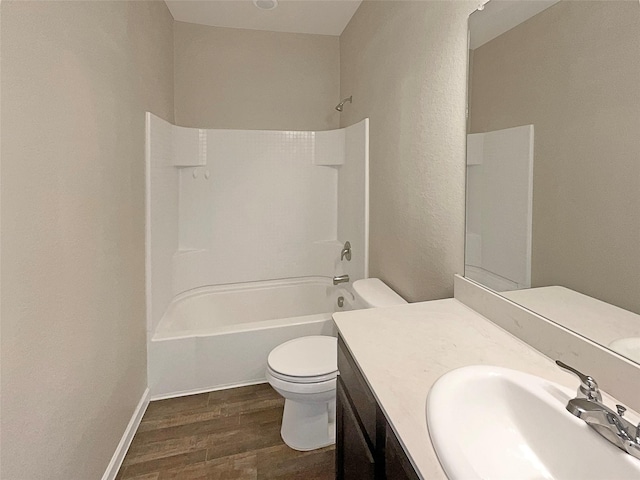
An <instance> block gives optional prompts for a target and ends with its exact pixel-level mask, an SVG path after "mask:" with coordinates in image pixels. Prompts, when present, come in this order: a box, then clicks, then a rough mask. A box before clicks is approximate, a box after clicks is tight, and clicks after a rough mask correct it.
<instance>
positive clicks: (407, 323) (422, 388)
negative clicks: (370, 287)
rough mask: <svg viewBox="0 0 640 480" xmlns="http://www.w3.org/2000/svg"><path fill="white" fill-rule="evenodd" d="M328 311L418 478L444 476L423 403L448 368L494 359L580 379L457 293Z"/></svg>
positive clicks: (563, 379) (571, 383)
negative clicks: (420, 300)
mask: <svg viewBox="0 0 640 480" xmlns="http://www.w3.org/2000/svg"><path fill="white" fill-rule="evenodd" d="M333 318H334V320H335V322H336V325H337V327H338V330H339V331H340V334H341V335H342V338H343V339H344V340H345V342H346V344H347V346H348V347H349V350H350V351H351V353H352V355H353V356H354V358H355V360H356V362H357V364H358V366H359V367H360V369H361V371H362V373H363V374H364V376H365V378H366V380H367V382H368V383H369V386H370V387H371V390H372V391H373V393H374V395H375V396H376V398H377V400H378V402H379V404H380V406H381V407H382V410H383V411H384V412H385V415H386V417H387V420H388V421H389V423H390V424H391V426H392V427H393V429H394V430H395V433H396V435H397V436H398V438H399V439H400V442H401V443H402V444H403V446H404V448H405V451H406V452H407V454H408V456H409V458H410V459H411V461H412V463H413V465H414V467H415V468H416V470H417V472H418V473H419V475H420V476H421V477H422V478H428V479H430V480H432V479H443V480H444V479H446V478H447V477H446V476H445V474H444V472H443V470H442V468H441V467H440V464H439V462H438V459H437V457H436V454H435V452H434V450H433V446H432V444H431V441H430V439H429V431H428V429H427V420H426V413H425V406H426V401H427V394H428V393H429V389H430V388H431V386H432V385H433V384H434V382H435V381H436V380H437V379H438V378H439V377H440V376H442V375H443V374H445V373H447V372H448V371H450V370H453V369H456V368H459V367H464V366H467V365H496V366H500V367H506V368H512V369H514V370H520V371H523V372H527V373H531V374H533V375H538V376H540V377H543V378H546V379H548V380H551V381H555V382H557V383H560V384H562V385H565V386H568V387H570V388H577V386H578V380H577V378H575V377H574V376H572V375H570V374H568V373H565V372H563V371H561V370H560V369H559V368H558V367H557V366H556V365H555V364H554V363H553V362H552V360H550V359H549V358H547V357H545V356H544V355H542V354H541V353H540V352H538V351H537V350H534V349H533V348H532V347H530V346H529V345H527V344H525V343H524V342H522V341H521V340H519V339H517V338H515V337H514V336H512V335H511V334H509V333H507V332H505V331H504V330H502V329H501V328H499V327H498V326H496V325H495V324H494V323H492V322H491V321H489V320H487V319H486V318H485V317H483V316H482V315H480V314H478V313H476V312H475V311H473V310H471V309H470V308H468V307H466V306H465V305H464V304H462V303H460V302H459V301H457V300H455V299H447V300H437V301H432V302H423V303H414V304H408V305H401V306H397V307H387V308H377V309H370V310H356V311H351V312H340V313H335V314H334V315H333ZM587 373H588V372H587Z"/></svg>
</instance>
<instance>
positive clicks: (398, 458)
mask: <svg viewBox="0 0 640 480" xmlns="http://www.w3.org/2000/svg"><path fill="white" fill-rule="evenodd" d="M385 443H386V445H385V447H386V448H385V462H384V465H385V478H386V479H387V480H418V475H417V474H416V472H415V470H414V469H413V466H412V465H411V463H410V462H409V459H408V458H407V456H406V455H405V453H404V450H403V449H402V446H401V445H400V443H399V442H398V439H397V438H396V436H395V434H394V433H393V430H391V427H390V426H389V425H387V435H386V442H385Z"/></svg>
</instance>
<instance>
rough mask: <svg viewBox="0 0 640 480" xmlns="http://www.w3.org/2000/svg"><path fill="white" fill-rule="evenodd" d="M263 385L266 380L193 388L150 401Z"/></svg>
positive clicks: (158, 396) (152, 398)
mask: <svg viewBox="0 0 640 480" xmlns="http://www.w3.org/2000/svg"><path fill="white" fill-rule="evenodd" d="M263 383H267V380H266V379H258V380H249V381H247V382H240V383H230V384H227V385H217V386H215V387H207V388H194V389H193V390H182V391H179V392H171V393H161V394H158V395H153V396H152V397H151V399H150V400H151V401H155V400H166V399H167V398H178V397H186V396H188V395H197V394H198V393H207V392H217V391H218V390H228V389H230V388H238V387H248V386H250V385H261V384H263Z"/></svg>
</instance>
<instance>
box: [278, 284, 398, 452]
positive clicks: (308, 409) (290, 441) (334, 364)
mask: <svg viewBox="0 0 640 480" xmlns="http://www.w3.org/2000/svg"><path fill="white" fill-rule="evenodd" d="M353 292H354V295H355V297H356V305H357V306H358V307H360V308H376V307H387V306H392V305H401V304H404V303H407V302H406V301H405V300H404V299H403V298H402V297H401V296H400V295H398V294H397V293H396V292H394V291H393V290H391V289H390V288H389V287H388V286H387V285H385V284H384V283H383V282H382V281H381V280H379V279H377V278H367V279H363V280H357V281H355V282H354V283H353ZM337 375H338V339H337V338H335V337H328V336H323V335H317V336H308V337H300V338H295V339H293V340H289V341H288V342H285V343H283V344H281V345H278V346H277V347H276V348H274V349H273V350H272V351H271V353H270V354H269V357H268V359H267V372H266V377H267V381H268V382H269V384H271V386H272V387H273V388H274V389H275V390H276V391H277V392H278V393H279V394H280V395H282V396H283V397H284V399H285V402H284V413H283V415H282V428H281V429H280V434H281V436H282V440H283V441H284V443H286V444H287V445H288V446H289V447H291V448H293V449H294V450H300V451H307V450H315V449H316V448H322V447H326V446H328V445H332V444H333V443H335V440H336V423H335V419H336V415H335V413H336V377H337Z"/></svg>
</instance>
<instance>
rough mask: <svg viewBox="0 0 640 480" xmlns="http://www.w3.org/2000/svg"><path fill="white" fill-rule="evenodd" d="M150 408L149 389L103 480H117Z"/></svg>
mask: <svg viewBox="0 0 640 480" xmlns="http://www.w3.org/2000/svg"><path fill="white" fill-rule="evenodd" d="M148 406H149V389H148V388H147V389H146V390H145V391H144V393H143V394H142V398H141V399H140V402H138V406H137V407H136V409H135V410H134V412H133V415H132V416H131V420H129V425H127V428H126V430H125V431H124V434H123V435H122V438H121V439H120V443H118V447H117V448H116V451H115V452H114V454H113V457H111V461H110V462H109V465H108V466H107V469H106V471H105V472H104V475H102V480H114V479H115V478H116V475H117V474H118V470H120V466H121V465H122V461H123V460H124V456H125V455H126V454H127V450H129V446H130V445H131V441H132V440H133V436H134V435H135V434H136V430H138V426H139V425H140V422H141V421H142V416H143V415H144V412H145V411H146V410H147V407H148Z"/></svg>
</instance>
